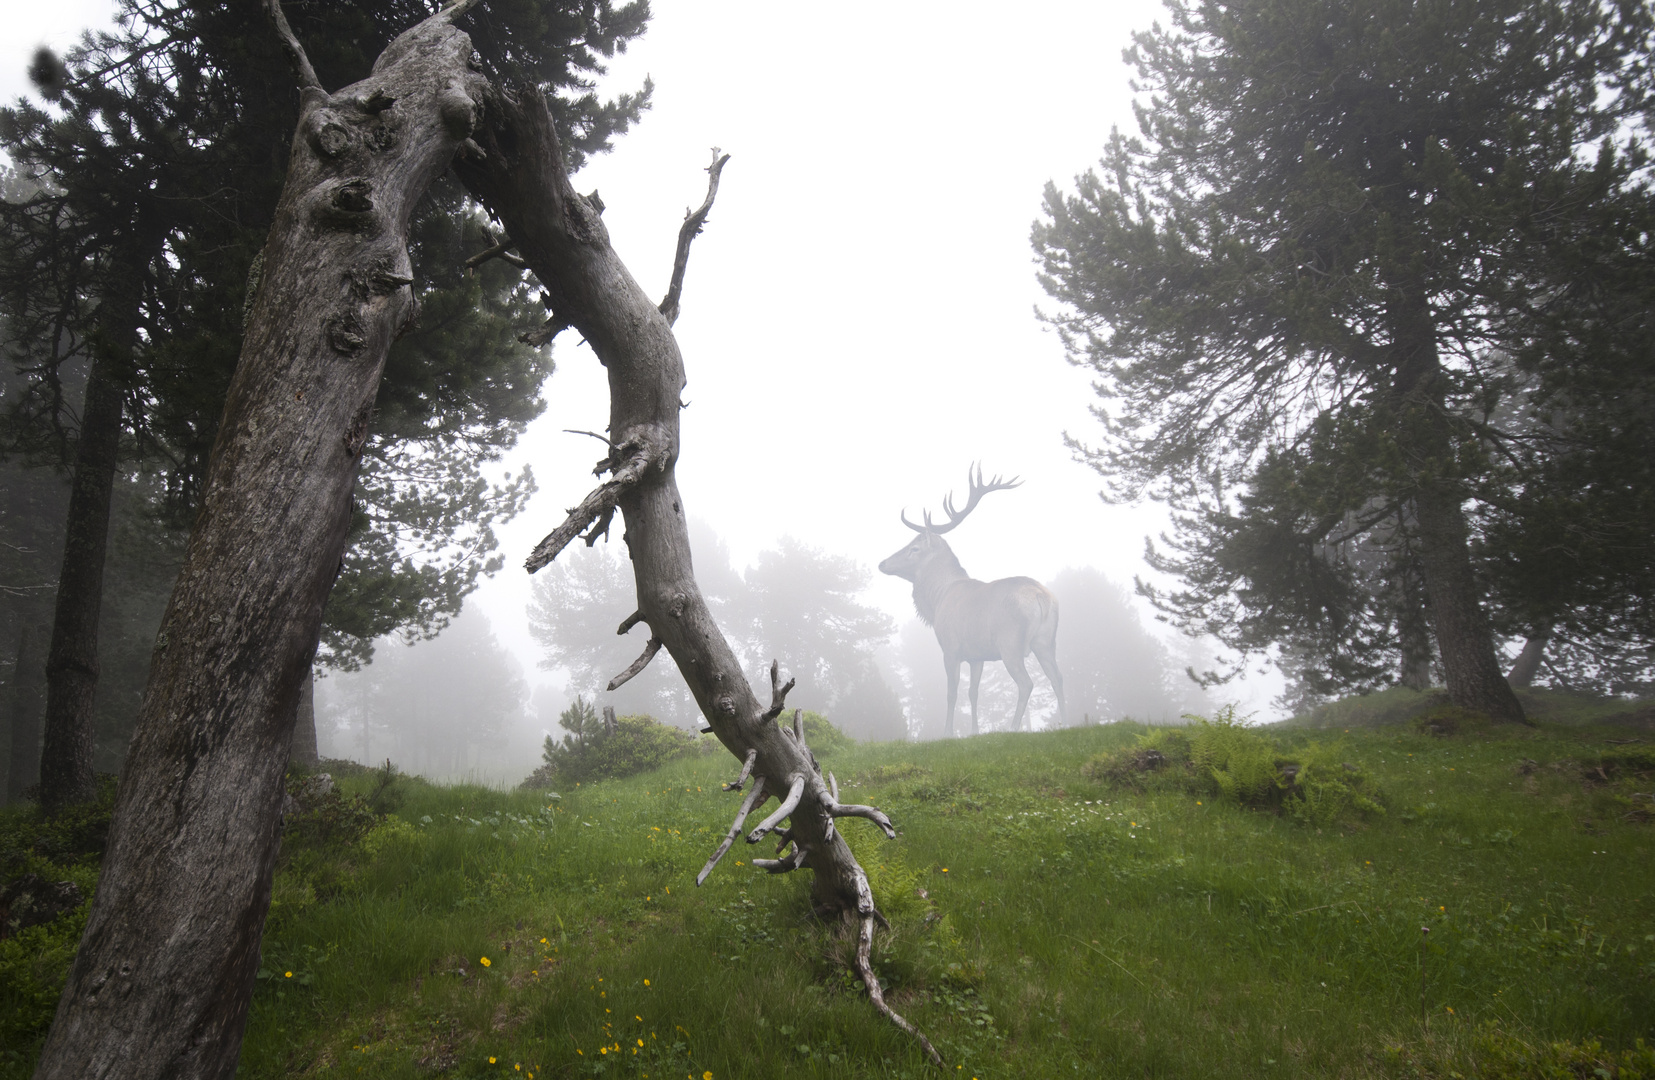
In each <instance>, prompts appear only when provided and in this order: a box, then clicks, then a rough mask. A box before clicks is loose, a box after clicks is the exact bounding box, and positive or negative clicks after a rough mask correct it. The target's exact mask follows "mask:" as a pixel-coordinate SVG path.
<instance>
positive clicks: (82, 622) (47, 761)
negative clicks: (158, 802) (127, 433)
mask: <svg viewBox="0 0 1655 1080" xmlns="http://www.w3.org/2000/svg"><path fill="white" fill-rule="evenodd" d="M122 306H123V307H125V306H126V305H122ZM130 314H131V318H130V319H126V320H122V319H121V317H120V315H119V314H117V315H116V316H115V317H114V319H112V320H109V321H111V322H123V321H124V325H122V326H119V327H112V328H111V329H112V330H113V331H114V333H115V334H121V333H123V332H124V339H123V341H122V342H121V345H124V347H125V349H126V351H127V352H130V351H131V346H132V341H133V337H132V335H133V333H134V331H133V327H134V326H135V325H136V322H137V312H136V310H135V309H134V310H133V311H132V312H131V313H130ZM121 345H117V344H115V343H112V342H109V341H105V342H104V343H103V345H102V347H101V348H99V349H98V350H97V351H96V353H95V354H94V357H93V361H92V370H91V373H90V374H89V375H88V377H87V380H86V402H85V404H84V405H83V406H82V408H81V420H80V437H79V440H78V442H77V443H76V446H75V464H74V479H73V480H72V482H71V483H70V487H69V514H68V522H67V526H66V528H65V530H64V535H63V569H62V571H61V572H60V573H59V574H58V584H57V609H56V615H55V617H54V619H53V620H52V644H51V647H50V649H49V651H48V652H47V654H46V721H45V730H44V733H43V738H42V741H41V747H40V804H41V806H42V807H43V808H44V809H45V810H46V812H47V813H48V814H55V813H57V812H58V811H60V810H62V809H63V808H64V807H66V806H69V805H71V804H73V803H77V802H85V801H87V800H89V799H92V798H94V797H96V795H97V778H96V777H95V776H94V775H93V772H92V751H93V747H94V744H95V741H96V736H97V730H96V725H95V718H94V714H93V712H92V706H93V703H94V701H95V700H96V698H97V692H98V617H99V615H100V614H101V613H102V611H103V568H104V562H105V559H106V556H107V554H108V550H109V506H110V500H111V498H112V496H113V493H114V490H115V466H116V459H117V456H118V455H119V453H120V444H121V405H122V403H121V387H120V384H119V382H118V381H117V380H116V378H115V375H114V372H113V371H112V370H111V368H112V367H113V366H114V364H115V363H116V353H117V351H118V350H119V348H120V347H121Z"/></svg>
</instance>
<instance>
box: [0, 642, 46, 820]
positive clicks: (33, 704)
mask: <svg viewBox="0 0 1655 1080" xmlns="http://www.w3.org/2000/svg"><path fill="white" fill-rule="evenodd" d="M18 622H19V623H20V624H21V625H19V626H18V629H17V654H16V658H15V661H14V664H13V667H12V683H11V758H10V764H9V766H8V768H7V778H6V798H7V800H8V801H10V802H18V801H19V800H21V799H22V798H23V792H25V791H26V790H28V789H29V788H30V787H31V786H33V785H34V784H35V783H36V782H38V781H39V779H40V709H41V696H42V695H41V692H40V691H41V683H42V679H41V669H40V641H41V640H42V638H43V637H44V635H43V634H42V632H41V631H40V630H39V629H38V628H36V627H32V626H29V625H28V623H27V622H26V621H24V620H23V619H19V620H18Z"/></svg>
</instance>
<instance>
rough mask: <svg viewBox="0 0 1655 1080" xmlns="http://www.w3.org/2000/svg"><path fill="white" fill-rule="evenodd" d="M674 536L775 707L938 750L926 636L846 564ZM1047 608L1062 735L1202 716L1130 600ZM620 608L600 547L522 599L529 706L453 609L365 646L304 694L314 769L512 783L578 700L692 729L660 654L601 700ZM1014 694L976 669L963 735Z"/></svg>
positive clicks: (621, 643)
mask: <svg viewBox="0 0 1655 1080" xmlns="http://www.w3.org/2000/svg"><path fill="white" fill-rule="evenodd" d="M691 535H692V537H693V540H692V543H693V544H694V546H695V550H696V551H698V552H701V555H700V556H698V559H697V564H698V576H699V577H700V579H701V580H702V584H703V587H704V588H705V590H706V595H707V599H708V602H709V606H710V607H711V609H712V611H713V613H714V617H715V618H716V619H717V620H718V622H719V625H720V628H721V629H722V630H723V631H724V634H725V636H726V638H727V639H728V640H729V641H730V642H731V644H732V646H733V647H734V648H735V649H736V652H737V654H738V656H740V657H741V659H742V661H743V664H744V666H745V667H746V668H747V669H748V671H749V673H750V676H751V678H752V679H753V680H754V682H755V683H756V684H759V685H761V686H762V685H763V683H762V680H763V679H764V678H765V677H766V675H765V672H766V669H767V668H768V665H769V662H770V659H771V658H773V657H774V658H778V659H779V660H780V662H781V664H782V677H783V678H792V679H794V680H795V681H796V683H797V685H796V687H795V689H794V690H793V692H792V693H791V694H790V695H789V698H788V702H789V704H790V705H794V706H797V707H800V708H806V709H811V710H814V711H817V712H821V713H823V714H825V715H826V716H827V717H828V718H829V719H830V720H831V721H833V722H834V723H835V724H836V725H837V726H839V727H840V728H841V729H843V730H844V731H845V732H847V733H848V734H850V735H852V736H853V737H855V738H858V739H871V740H877V741H889V740H904V739H908V740H914V739H934V738H942V737H944V734H945V727H944V716H945V714H946V711H947V704H946V702H947V696H946V695H947V689H946V687H947V684H946V680H945V675H944V670H943V665H942V663H941V650H940V649H939V647H938V645H937V641H936V637H935V636H934V634H933V632H932V631H931V629H930V628H929V627H928V626H926V625H925V624H924V623H923V622H921V621H920V620H919V619H918V618H916V617H912V616H909V617H908V618H906V619H905V620H904V621H903V622H902V623H901V624H900V627H899V625H898V623H897V622H896V621H894V620H892V619H891V618H890V617H889V616H888V615H887V614H886V613H885V612H884V611H882V610H880V609H879V608H877V607H875V606H873V605H871V604H869V603H867V602H866V601H865V595H866V587H867V585H868V583H869V582H870V581H871V579H872V577H873V574H872V572H871V571H869V570H868V568H867V567H865V566H863V565H861V564H859V563H857V562H856V560H854V559H852V558H849V557H847V556H842V555H835V554H832V553H830V552H824V551H822V550H820V549H817V548H814V547H811V546H810V545H808V544H805V543H803V542H801V541H799V540H797V539H794V538H792V537H782V538H781V539H780V540H779V541H778V543H777V546H776V547H775V548H772V549H767V550H764V551H760V552H758V553H757V555H756V556H755V558H754V560H753V562H752V563H751V564H749V565H747V566H746V567H744V568H741V569H739V570H738V569H737V568H736V567H735V566H734V565H733V564H732V563H731V562H730V561H729V556H728V546H727V545H726V544H725V543H724V542H723V540H722V539H721V538H720V537H718V535H717V534H716V533H714V532H712V530H711V529H710V528H709V527H707V526H706V525H705V524H703V523H700V522H692V524H691ZM1049 585H1050V587H1051V588H1052V589H1053V591H1054V593H1055V594H1056V595H1057V597H1058V602H1059V605H1060V609H1061V625H1060V629H1059V632H1058V661H1059V666H1060V668H1061V670H1062V675H1063V678H1064V681H1065V689H1066V697H1067V703H1068V716H1067V720H1068V723H1069V724H1070V725H1076V724H1084V723H1099V722H1106V721H1110V720H1119V719H1128V718H1130V719H1136V720H1144V721H1149V722H1153V723H1176V722H1179V720H1180V717H1181V716H1182V715H1183V714H1184V713H1187V712H1205V711H1206V710H1207V709H1208V708H1209V707H1210V705H1211V702H1209V701H1208V699H1207V698H1206V696H1205V695H1203V694H1202V693H1201V692H1200V691H1199V690H1198V689H1197V687H1196V686H1195V684H1194V683H1192V682H1191V681H1190V680H1189V679H1188V677H1187V676H1186V675H1185V674H1184V669H1185V668H1186V667H1188V666H1191V665H1194V666H1197V667H1200V666H1203V665H1204V663H1205V657H1203V656H1202V655H1200V654H1199V653H1198V652H1196V651H1193V650H1192V649H1191V648H1190V647H1189V646H1187V645H1182V646H1181V644H1180V643H1179V642H1176V641H1175V642H1172V643H1171V644H1169V643H1168V642H1167V641H1165V640H1163V639H1162V638H1160V637H1158V636H1156V635H1155V634H1153V633H1151V632H1149V631H1148V630H1147V629H1146V628H1145V626H1144V624H1143V622H1142V621H1141V619H1140V617H1139V612H1138V609H1137V607H1136V605H1135V603H1134V601H1133V598H1132V596H1131V593H1130V592H1129V591H1128V590H1127V589H1125V588H1123V587H1122V586H1120V585H1118V584H1116V583H1114V582H1112V581H1111V580H1110V579H1109V578H1107V577H1106V576H1105V575H1103V574H1102V573H1100V572H1099V571H1097V570H1096V569H1093V568H1091V567H1081V568H1069V569H1065V570H1063V571H1062V572H1061V573H1059V574H1057V575H1056V576H1055V577H1054V578H1053V580H1052V581H1051V582H1050V583H1049ZM634 606H635V602H634V599H633V590H632V581H631V572H630V567H629V566H628V565H627V564H626V563H625V562H624V561H623V559H622V558H621V556H620V554H619V553H618V552H617V551H615V550H613V549H610V548H606V547H604V546H601V545H600V546H598V547H595V548H591V549H588V548H585V547H581V546H577V547H575V548H574V549H573V550H571V551H570V552H568V553H566V554H565V555H564V556H563V557H561V558H560V559H559V560H558V561H557V562H556V563H555V564H553V565H552V566H551V567H549V568H548V569H547V570H545V571H543V572H542V573H541V574H540V575H539V577H538V578H537V579H536V581H535V585H534V588H533V589H532V591H531V593H530V596H529V599H528V601H527V619H528V624H529V627H530V633H531V635H532V637H533V639H534V640H535V641H536V642H537V644H538V646H539V654H538V656H537V658H536V661H535V668H536V669H537V673H538V674H539V677H540V682H539V685H538V686H537V687H536V688H535V689H534V690H533V691H532V693H531V691H530V690H529V687H528V684H527V682H526V680H525V677H524V671H523V668H522V666H521V665H520V664H519V663H518V661H517V658H516V657H515V656H514V655H513V653H512V652H511V651H509V650H508V649H506V648H505V646H504V645H503V644H502V643H501V642H500V640H499V639H498V638H497V637H496V636H495V634H494V632H493V628H492V625H491V620H490V618H489V616H488V615H487V614H485V613H484V612H483V611H482V610H480V609H479V608H478V607H475V606H472V605H468V606H467V608H466V610H465V611H463V612H462V613H461V614H460V616H459V617H458V618H456V619H455V620H454V622H453V623H452V624H451V625H450V626H449V627H448V628H447V629H446V630H444V631H443V632H442V633H441V634H440V635H438V636H437V637H436V638H435V639H433V640H431V641H427V642H418V643H415V644H412V645H410V644H407V643H404V642H402V641H398V640H395V639H389V640H382V641H381V642H379V643H378V648H377V649H376V652H375V659H374V662H373V663H372V664H370V665H368V666H367V667H365V668H364V669H362V670H361V671H359V672H348V673H347V672H335V673H332V674H329V675H327V676H326V677H325V678H323V679H322V680H321V681H320V682H319V683H318V686H317V693H316V708H317V731H318V737H319V741H320V744H321V752H322V754H323V756H324V757H342V758H349V759H353V760H357V761H363V762H377V761H381V760H384V759H387V758H389V759H390V760H392V761H393V762H395V763H396V764H397V766H398V767H399V768H402V769H404V770H406V771H410V772H417V773H420V774H422V775H425V776H427V777H429V778H432V779H443V780H472V781H480V782H485V783H498V784H514V783H517V782H519V781H521V780H522V779H523V778H524V777H525V776H527V775H528V774H529V773H530V772H532V771H533V770H534V768H535V767H536V766H537V765H538V764H539V762H540V757H539V749H540V745H541V742H542V740H543V739H544V738H545V736H547V735H554V737H555V736H556V735H558V734H560V733H559V732H558V727H557V716H558V714H559V713H560V712H562V711H563V710H564V709H565V708H567V707H568V705H569V704H570V703H571V702H572V701H573V700H574V699H575V697H576V696H577V695H578V696H579V697H581V698H582V699H584V700H585V701H587V702H589V703H591V704H593V705H595V706H596V707H598V708H600V709H601V708H604V707H612V708H614V709H615V711H616V712H617V713H618V714H620V715H623V716H624V715H628V714H640V713H641V714H648V715H651V716H654V717H656V718H657V719H660V720H664V721H665V722H667V723H670V724H675V725H677V726H680V727H685V728H696V727H699V726H700V724H699V713H698V712H697V710H696V708H695V705H694V702H693V701H692V700H691V698H690V696H689V694H688V692H687V691H686V690H685V687H684V683H683V680H682V679H681V678H679V676H678V673H677V670H676V667H675V665H674V664H673V662H672V659H671V657H670V656H669V655H668V654H667V653H665V652H662V653H660V654H658V655H657V657H656V659H655V660H654V661H653V662H652V663H651V664H650V665H649V666H648V667H646V668H645V669H644V670H643V671H642V672H641V673H640V674H638V675H637V676H636V677H635V678H633V679H631V680H630V681H628V682H626V683H625V684H624V685H622V686H620V687H619V688H617V689H616V690H613V691H610V690H607V689H606V688H605V687H606V685H607V683H608V682H609V680H610V679H611V678H612V677H613V676H614V675H616V674H618V673H620V672H621V671H623V670H625V669H626V668H627V667H628V665H630V664H631V663H632V661H633V660H634V659H635V658H636V657H637V655H638V654H639V652H640V650H641V648H642V644H643V640H644V638H645V637H646V636H647V635H646V633H645V632H644V631H643V630H642V629H638V630H636V631H635V632H633V633H631V634H628V635H624V636H623V635H618V634H616V632H615V631H616V629H617V626H618V624H619V623H620V622H621V620H622V619H624V618H625V616H626V614H628V613H630V611H631V610H632V608H633V607H634ZM1030 666H1031V669H1032V670H1031V674H1033V675H1034V678H1035V691H1034V694H1033V696H1032V697H1031V699H1030V706H1029V725H1030V726H1031V727H1032V728H1034V729H1036V730H1039V729H1043V728H1051V727H1055V726H1057V725H1058V723H1059V718H1058V715H1057V701H1056V697H1055V695H1054V694H1053V693H1052V689H1051V686H1050V684H1049V683H1048V682H1047V681H1046V679H1045V678H1044V676H1043V675H1041V674H1038V668H1037V667H1036V666H1035V665H1032V664H1031V665H1030ZM966 671H967V669H965V668H963V667H962V675H961V680H960V691H959V701H958V705H957V709H956V715H955V727H954V730H955V732H956V733H958V734H965V733H967V732H969V731H970V706H969V701H968V696H967V687H968V685H969V677H968V675H967V674H966ZM1016 704H1017V687H1016V684H1015V683H1013V682H1012V680H1011V677H1010V676H1009V675H1008V674H1007V673H1006V670H1005V667H1004V665H1002V664H999V663H990V664H988V665H986V666H985V670H984V675H983V682H982V686H981V692H980V696H979V730H982V731H1009V730H1012V722H1013V719H1014V716H1015V712H1016Z"/></svg>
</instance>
